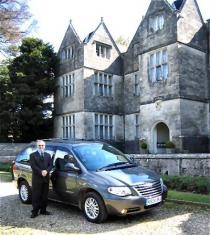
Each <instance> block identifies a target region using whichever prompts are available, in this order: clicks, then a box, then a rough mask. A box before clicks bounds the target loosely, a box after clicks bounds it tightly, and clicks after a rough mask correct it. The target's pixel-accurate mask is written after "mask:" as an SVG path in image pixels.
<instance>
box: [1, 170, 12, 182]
mask: <svg viewBox="0 0 210 235" xmlns="http://www.w3.org/2000/svg"><path fill="white" fill-rule="evenodd" d="M10 181H12V174H11V173H10V172H5V171H0V182H10Z"/></svg>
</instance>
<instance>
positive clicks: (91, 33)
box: [83, 17, 120, 53]
mask: <svg viewBox="0 0 210 235" xmlns="http://www.w3.org/2000/svg"><path fill="white" fill-rule="evenodd" d="M101 26H103V27H104V29H105V31H106V32H107V34H108V36H109V38H110V39H111V41H112V43H113V45H114V47H115V48H116V50H117V51H118V52H119V53H120V50H119V48H118V47H117V44H116V43H115V41H114V39H113V37H112V35H111V34H110V32H109V30H108V28H107V27H106V25H105V23H104V20H103V17H101V22H100V23H99V25H98V26H97V27H96V29H95V30H94V31H92V32H90V33H89V34H88V35H87V36H86V37H85V38H84V40H83V43H84V44H87V43H89V42H90V40H91V38H92V37H93V36H94V34H95V33H96V31H97V30H98V29H99V28H100V27H101Z"/></svg>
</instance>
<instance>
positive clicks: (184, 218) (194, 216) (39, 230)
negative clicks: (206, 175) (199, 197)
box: [0, 182, 210, 235]
mask: <svg viewBox="0 0 210 235" xmlns="http://www.w3.org/2000/svg"><path fill="white" fill-rule="evenodd" d="M48 210H49V211H51V212H52V213H53V215H50V216H43V215H39V216H38V217H37V218H35V219H30V218H29V217H30V211H31V205H24V204H22V203H21V202H20V200H19V197H18V191H17V189H16V188H15V186H14V183H11V182H4V183H3V182H0V234H1V235H10V234H14V235H20V234H24V235H28V234H30V235H43V234H47V235H48V234H50V235H51V234H59V235H62V234H97V235H101V234H104V235H111V234H112V235H116V234H117V235H178V234H183V235H210V209H202V208H200V207H192V206H183V205H176V204H173V203H166V204H165V205H164V206H162V207H160V208H156V209H154V210H153V211H150V212H148V213H145V214H140V215H136V216H129V217H125V218H119V217H109V218H108V220H107V221H106V222H105V223H104V224H93V223H89V222H87V221H86V219H85V218H84V216H83V214H82V212H81V211H79V209H77V208H74V207H71V206H66V205H63V204H58V203H53V202H49V207H48Z"/></svg>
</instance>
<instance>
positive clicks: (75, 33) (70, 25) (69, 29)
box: [58, 20, 81, 51]
mask: <svg viewBox="0 0 210 235" xmlns="http://www.w3.org/2000/svg"><path fill="white" fill-rule="evenodd" d="M69 31H72V32H73V34H74V35H75V37H76V38H77V40H78V42H79V43H81V39H80V37H79V35H78V34H77V32H76V30H75V29H74V26H73V25H72V20H70V21H69V26H68V28H67V30H66V33H65V35H64V37H63V40H62V42H61V45H60V48H59V50H58V51H60V49H61V46H62V44H63V42H64V40H65V38H66V35H67V33H69Z"/></svg>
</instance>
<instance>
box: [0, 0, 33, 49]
mask: <svg viewBox="0 0 210 235" xmlns="http://www.w3.org/2000/svg"><path fill="white" fill-rule="evenodd" d="M31 18H32V17H31V14H30V12H29V8H28V5H27V1H26V0H0V52H1V53H3V52H4V53H7V48H8V46H10V45H11V44H14V43H17V42H19V40H20V39H22V37H23V36H25V33H26V32H27V31H28V29H29V27H28V29H25V28H24V27H23V25H24V23H26V22H28V20H29V19H31ZM34 23H35V21H34V22H33V23H32V25H33V24H34Z"/></svg>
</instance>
